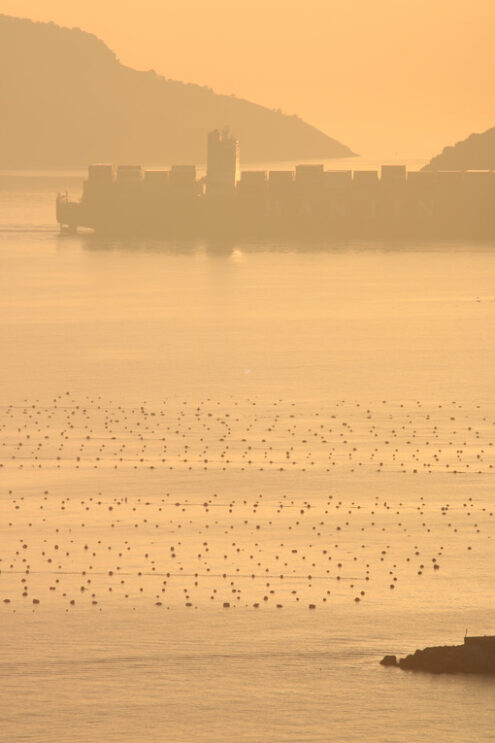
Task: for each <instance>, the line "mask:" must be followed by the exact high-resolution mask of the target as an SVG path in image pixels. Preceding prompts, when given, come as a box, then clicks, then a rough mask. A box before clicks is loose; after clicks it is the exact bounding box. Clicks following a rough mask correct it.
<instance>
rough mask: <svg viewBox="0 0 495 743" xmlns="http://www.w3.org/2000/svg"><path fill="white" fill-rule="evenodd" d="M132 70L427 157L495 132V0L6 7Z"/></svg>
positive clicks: (32, 2) (224, 0)
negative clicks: (103, 48) (102, 48)
mask: <svg viewBox="0 0 495 743" xmlns="http://www.w3.org/2000/svg"><path fill="white" fill-rule="evenodd" d="M0 12H3V13H7V14H11V15H16V16H22V17H29V18H33V19H35V20H53V21H55V22H57V23H59V24H61V25H67V26H80V27H81V28H83V29H84V30H87V31H91V32H93V33H95V34H97V35H98V36H100V37H101V38H102V39H104V40H105V41H106V42H107V44H108V45H109V46H110V47H111V48H112V49H114V51H115V52H116V53H117V55H118V57H119V58H120V59H121V60H122V61H123V62H124V63H126V64H129V65H131V66H133V67H137V68H140V69H150V68H153V69H155V70H156V71H157V72H160V73H162V74H164V75H165V76H166V77H171V78H175V79H178V80H184V81H187V82H197V83H200V84H204V85H208V86H209V87H212V88H213V89H214V90H216V91H217V92H224V93H232V92H233V93H236V94H237V95H239V96H241V97H245V98H249V99H251V100H253V101H257V102H259V103H263V104H265V105H267V106H269V107H271V108H281V109H282V110H283V111H285V112H287V113H298V114H299V115H301V116H302V117H303V118H305V119H306V120H308V121H310V122H311V123H313V124H315V125H316V126H318V127H320V128H321V129H323V130H324V131H326V132H327V133H328V134H330V135H331V136H334V137H336V138H337V139H340V140H341V141H343V142H345V143H346V144H348V145H349V146H350V147H351V148H352V149H353V150H354V151H356V152H359V153H361V154H370V155H375V154H376V155H380V154H385V155H393V154H395V153H398V154H399V156H400V155H401V154H403V155H404V156H406V155H408V156H425V157H426V156H429V155H432V154H434V153H435V152H436V151H437V150H439V149H442V147H443V146H444V145H445V144H451V143H453V142H455V141H457V140H458V139H462V138H464V137H465V136H467V135H468V134H469V133H471V132H472V131H483V130H485V129H488V128H489V127H491V126H494V125H495V99H494V96H493V87H492V86H493V68H494V56H495V53H494V49H493V36H494V30H495V2H494V0H470V1H468V0H297V1H296V0H0Z"/></svg>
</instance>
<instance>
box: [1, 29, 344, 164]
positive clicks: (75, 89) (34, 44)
mask: <svg viewBox="0 0 495 743" xmlns="http://www.w3.org/2000/svg"><path fill="white" fill-rule="evenodd" d="M0 89H1V91H2V99H3V102H4V103H6V104H7V105H4V106H3V107H2V109H3V110H2V130H1V132H2V133H1V136H0V163H1V164H2V167H3V168H23V167H71V166H82V165H86V164H87V163H88V162H92V161H93V162H94V161H114V162H129V161H131V162H132V161H137V162H142V163H148V164H152V163H160V164H171V163H172V162H176V163H177V162H183V163H199V162H203V161H204V156H205V133H206V132H208V131H210V130H211V129H215V128H221V127H230V129H231V130H232V132H233V133H234V134H235V135H236V137H238V138H239V139H240V140H241V141H242V158H243V161H244V162H246V161H262V160H272V161H274V160H292V159H311V158H322V159H324V158H338V157H349V156H352V155H353V152H352V151H351V150H350V149H349V147H347V146H346V145H344V144H341V143H340V142H338V141H336V140H335V139H332V138H331V137H329V136H327V135H326V134H325V133H323V132H321V131H319V130H318V129H316V128H315V127H313V126H311V125H310V124H308V123H306V122H305V121H303V120H302V119H300V118H299V117H298V116H295V115H294V116H288V115H285V114H284V113H282V112H281V111H280V110H271V109H268V108H266V107H263V106H260V105H257V104H256V103H251V102H250V101H247V100H243V99H240V98H237V97H236V96H234V95H231V96H226V95H218V94H216V93H214V92H213V90H211V89H210V88H207V87H201V86H199V85H193V84H186V83H183V82H178V81H176V80H169V79H167V78H165V77H162V76H160V75H158V74H157V73H156V72H155V71H153V70H149V71H148V72H143V71H138V70H135V69H131V68H130V67H126V66H125V65H123V64H121V63H120V61H119V60H118V59H117V57H116V55H115V54H114V52H113V51H111V50H110V49H109V48H108V47H107V46H106V45H105V44H104V42H103V41H101V40H100V39H99V38H97V37H96V36H94V35H92V34H89V33H85V32H83V31H81V30H80V29H79V28H72V29H69V28H62V27H60V26H57V25H55V24H54V23H35V22H32V21H30V20H26V19H20V18H14V17H11V16H6V15H0Z"/></svg>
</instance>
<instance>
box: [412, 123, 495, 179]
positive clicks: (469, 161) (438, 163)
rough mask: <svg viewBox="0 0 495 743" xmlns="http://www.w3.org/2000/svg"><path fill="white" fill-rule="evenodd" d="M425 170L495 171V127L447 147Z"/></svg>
mask: <svg viewBox="0 0 495 743" xmlns="http://www.w3.org/2000/svg"><path fill="white" fill-rule="evenodd" d="M423 170H495V127H492V128H491V129H488V130H487V131H486V132H483V133H482V134H471V135H470V136H469V137H467V139H463V140H462V141H461V142H457V144H455V145H454V146H450V147H445V148H444V150H443V151H442V152H441V153H440V154H439V155H436V156H435V157H434V158H432V159H431V160H430V162H429V163H428V164H427V165H425V166H424V168H423Z"/></svg>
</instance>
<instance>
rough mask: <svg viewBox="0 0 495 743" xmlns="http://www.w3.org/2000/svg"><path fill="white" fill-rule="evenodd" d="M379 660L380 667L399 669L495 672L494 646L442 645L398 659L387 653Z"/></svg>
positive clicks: (441, 671) (433, 671)
mask: <svg viewBox="0 0 495 743" xmlns="http://www.w3.org/2000/svg"><path fill="white" fill-rule="evenodd" d="M380 663H381V664H382V665H383V666H393V667H397V668H402V670H403V671H427V672H429V673H478V674H493V675H495V647H490V646H482V645H476V644H464V645H441V646H437V647H431V648H425V649H424V650H416V652H415V653H413V654H412V655H407V656H406V657H405V658H400V659H399V660H397V657H396V656H395V655H386V656H385V657H384V658H382V660H381V661H380Z"/></svg>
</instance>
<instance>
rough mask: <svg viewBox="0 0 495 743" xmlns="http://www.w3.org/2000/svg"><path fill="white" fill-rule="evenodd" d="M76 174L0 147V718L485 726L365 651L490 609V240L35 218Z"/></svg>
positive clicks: (455, 683) (38, 735)
mask: <svg viewBox="0 0 495 743" xmlns="http://www.w3.org/2000/svg"><path fill="white" fill-rule="evenodd" d="M79 184H80V177H79V175H78V174H56V173H55V174H43V175H40V174H10V175H3V176H1V177H0V289H1V290H0V343H1V349H2V351H1V358H2V384H1V388H0V405H1V418H0V432H1V439H0V464H1V465H2V466H1V468H0V477H1V481H0V570H1V573H0V622H1V630H2V645H1V648H2V649H1V652H0V725H1V728H0V729H1V730H2V734H1V736H0V737H2V739H4V740H6V741H9V743H21V742H22V743H26V742H29V743H45V741H46V743H48V742H49V741H50V743H51V741H57V743H58V742H59V741H60V742H62V743H72V742H74V741H75V742H79V741H80V742H81V743H83V742H84V743H88V742H93V741H94V742H95V743H96V742H97V741H98V743H99V742H100V741H119V742H121V741H122V742H125V743H134V742H136V743H141V741H142V742H143V743H144V742H145V741H174V743H186V742H188V741H199V742H200V743H202V742H203V741H204V742H205V743H210V742H213V743H214V742H216V741H227V740H229V741H230V740H239V741H246V742H249V743H258V742H261V741H263V742H265V741H280V742H282V741H283V742H284V743H285V742H286V741H287V742H288V741H291V742H294V743H295V742H296V741H297V742H299V741H311V742H313V741H314V742H318V743H320V742H322V741H337V742H338V741H358V740H367V741H372V742H373V743H375V742H380V743H381V742H382V741H390V742H391V743H396V742H397V743H402V742H403V741H404V743H405V742H406V741H407V742H409V741H419V742H422V741H424V742H426V741H440V742H441V743H450V742H451V741H456V742H457V741H459V742H461V741H462V743H464V742H466V741H488V740H493V739H494V737H493V728H494V721H495V701H494V700H495V682H494V681H492V680H489V679H475V678H468V677H467V678H463V677H450V678H448V677H443V676H438V677H435V676H429V675H417V674H406V673H403V672H400V671H397V670H395V669H385V668H382V667H381V666H380V665H378V660H379V659H380V658H381V656H383V655H384V654H385V653H389V652H392V653H397V654H400V655H402V654H406V653H408V652H411V651H413V650H415V649H416V648H417V647H423V646H425V645H428V644H442V643H446V644H448V643H456V642H461V641H462V636H463V635H464V632H465V630H466V628H468V629H469V631H470V632H472V633H479V634H484V633H494V632H495V624H494V619H493V605H494V585H493V562H494V558H495V554H494V549H493V539H495V533H494V529H493V519H494V516H493V513H494V512H495V503H494V500H495V499H494V495H493V477H494V472H495V469H494V467H495V456H494V453H493V446H494V443H495V435H494V434H495V404H494V393H493V369H494V366H495V347H494V342H493V339H494V338H495V250H494V248H493V246H490V245H484V244H481V245H480V244H478V245H466V244H457V245H450V244H442V245H430V244H420V245H419V244H407V243H404V244H400V245H398V244H379V243H373V244H362V243H352V244H344V243H340V244H334V245H331V244H313V245H295V244H292V245H289V244H278V245H273V244H264V245H260V244H258V245H244V244H235V245H231V244H224V245H218V244H203V243H201V244H182V245H177V244H167V243H163V242H161V241H139V240H135V241H127V242H126V241H112V240H100V239H98V238H96V237H95V236H93V235H91V234H89V233H86V234H80V235H77V236H73V237H61V236H60V235H59V234H58V232H57V229H56V226H55V225H54V224H53V199H54V195H55V194H56V192H57V191H59V190H65V188H66V187H67V186H68V187H69V188H70V189H71V190H72V191H73V192H74V193H77V191H78V190H79ZM172 553H174V554H175V557H173V556H172ZM435 562H437V563H438V564H439V565H440V569H439V570H435V569H433V565H434V563H435ZM26 571H28V572H26ZM253 576H254V577H253ZM281 576H283V577H281ZM122 581H123V582H122ZM391 586H393V588H391ZM81 588H84V590H81ZM265 597H266V598H265ZM356 598H358V599H359V601H356ZM33 599H34V600H36V601H38V602H39V603H34V604H33ZM6 600H7V601H6ZM225 603H228V604H229V608H224V604H225ZM255 604H259V606H258V607H257V608H256V607H255V606H254V605H255ZM310 604H311V605H312V606H315V607H316V608H315V609H310V608H309V606H310Z"/></svg>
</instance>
